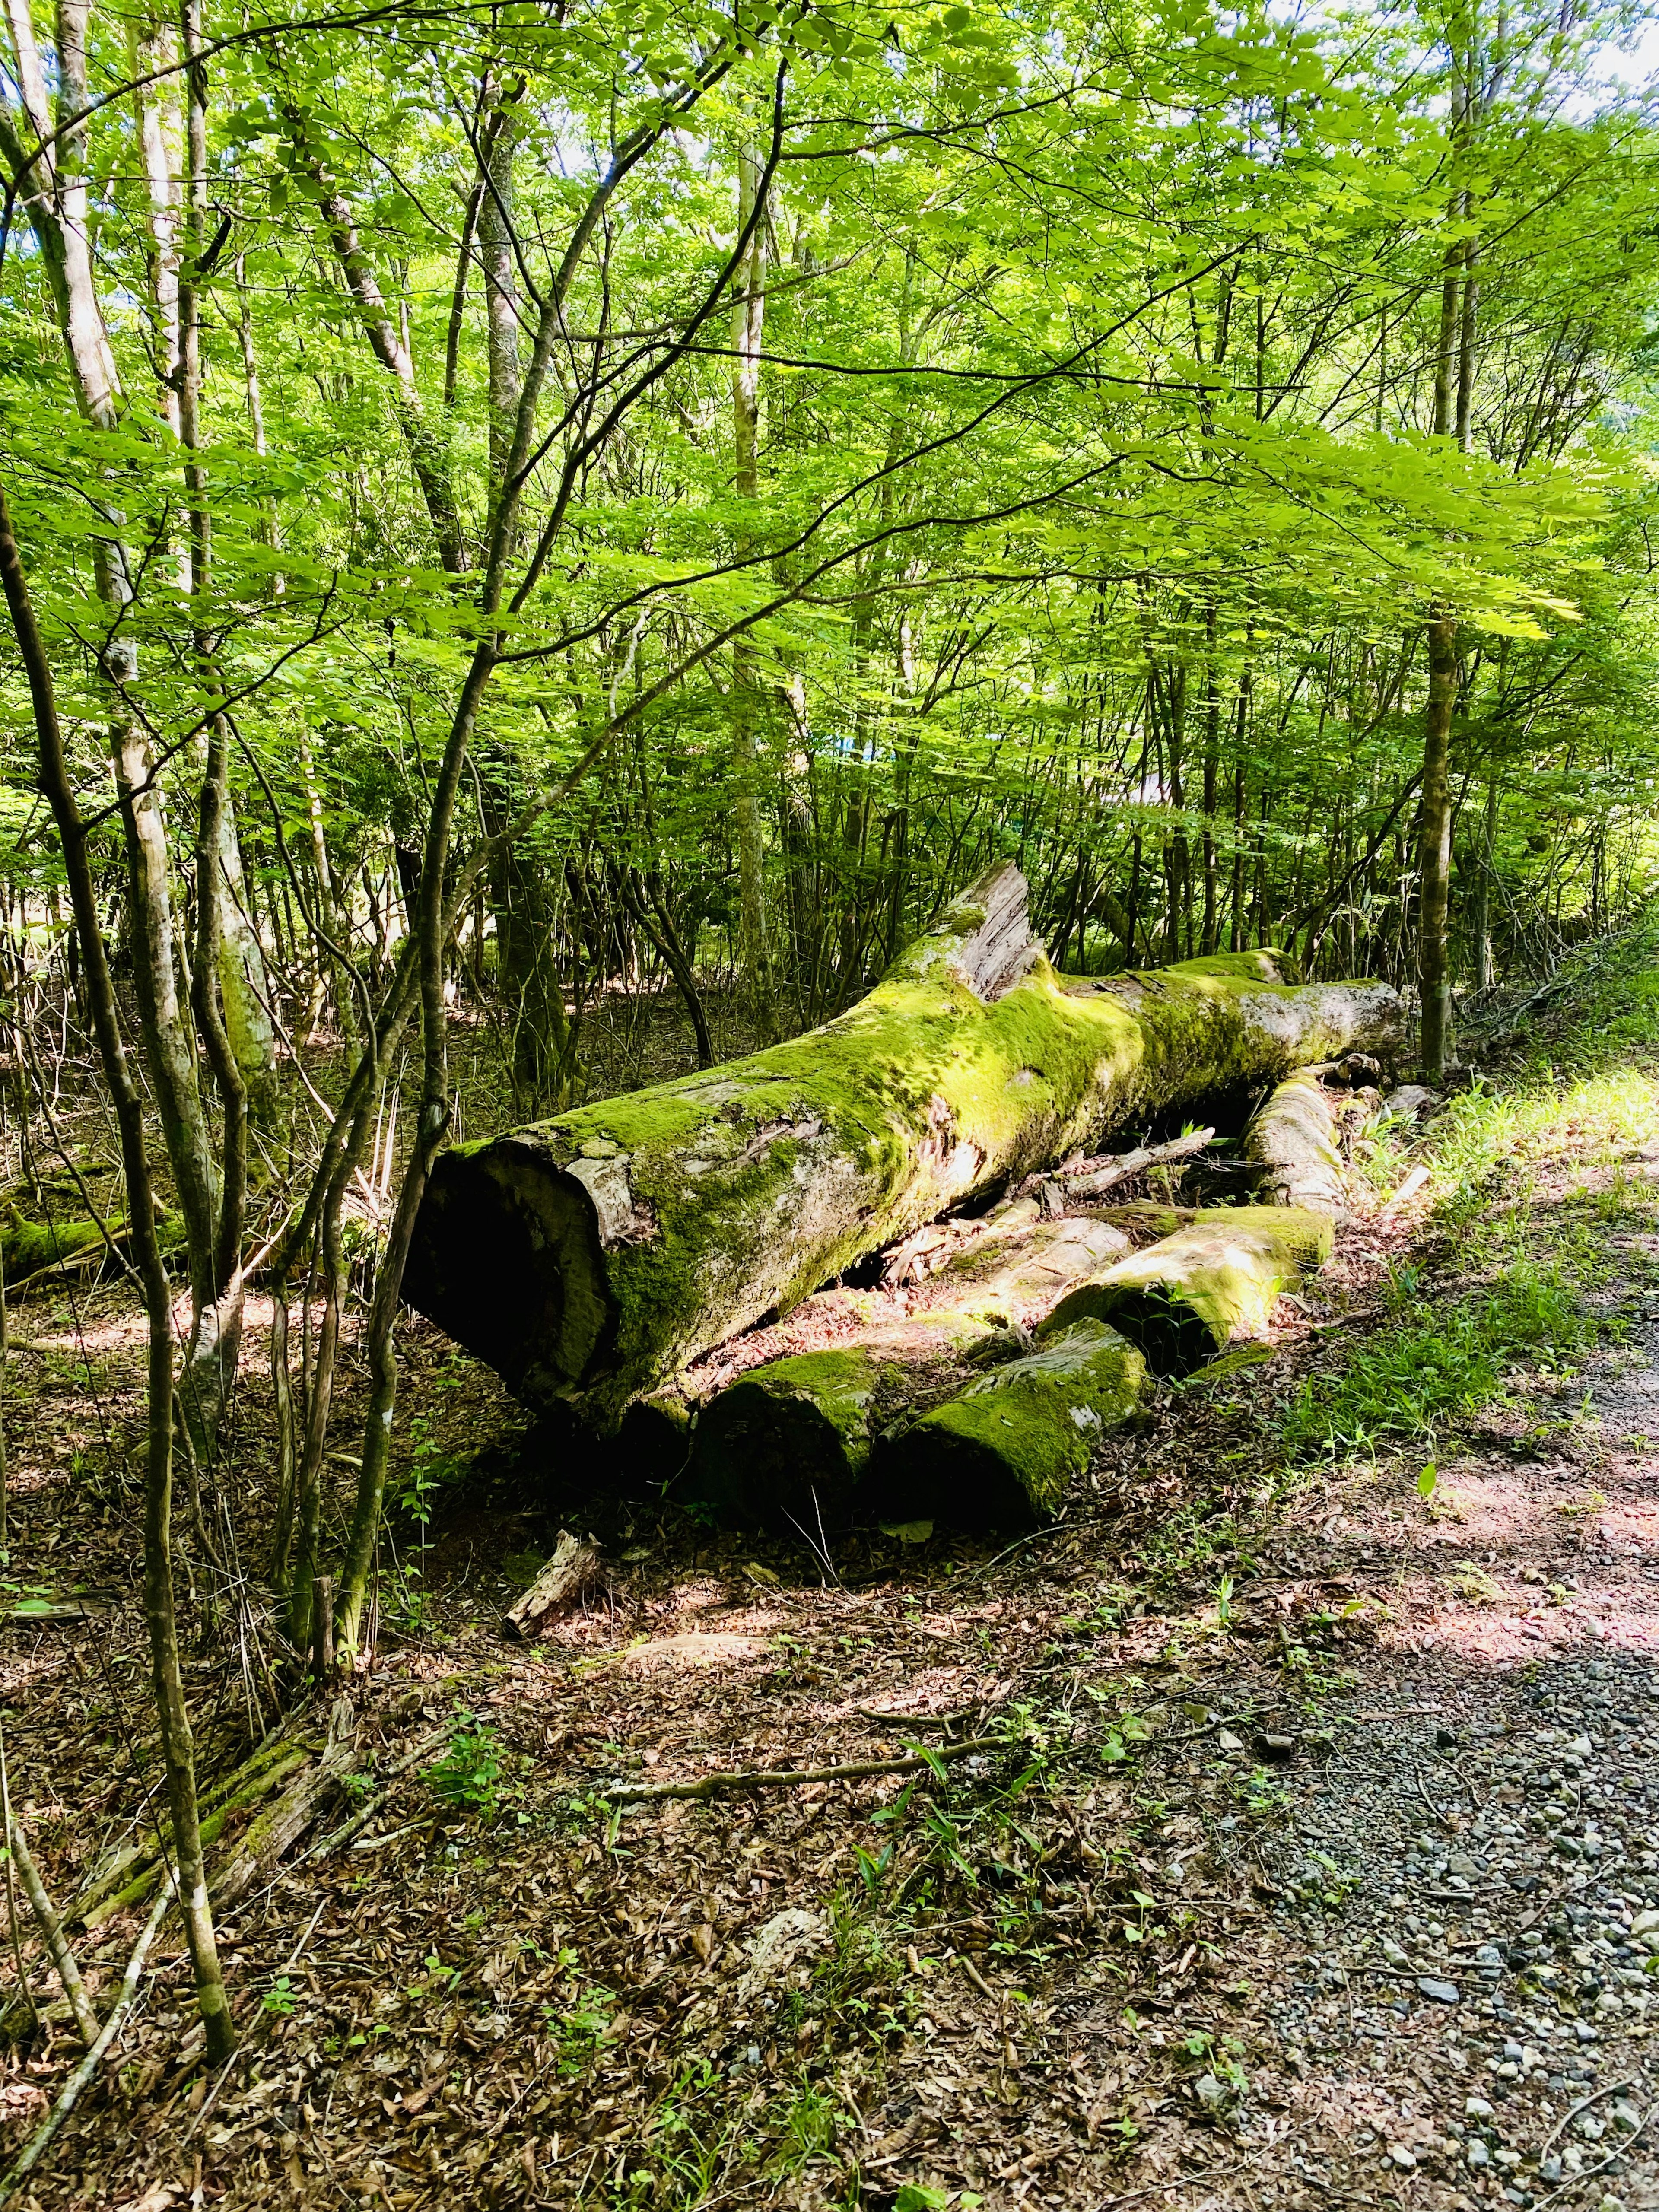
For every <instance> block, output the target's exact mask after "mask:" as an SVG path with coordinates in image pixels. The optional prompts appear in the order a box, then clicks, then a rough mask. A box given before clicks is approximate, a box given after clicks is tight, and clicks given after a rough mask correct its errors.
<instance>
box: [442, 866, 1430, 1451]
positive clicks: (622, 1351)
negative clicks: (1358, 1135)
mask: <svg viewBox="0 0 1659 2212" xmlns="http://www.w3.org/2000/svg"><path fill="white" fill-rule="evenodd" d="M1399 1009H1400V1001H1399V996H1398V994H1397V993H1396V992H1395V991H1394V990H1393V989H1392V987H1389V985H1387V984H1384V983H1376V982H1355V983H1326V984H1318V985H1312V986H1306V987H1297V986H1292V985H1290V984H1287V983H1285V981H1283V980H1282V975H1281V969H1280V965H1279V956H1278V955H1276V954H1273V953H1271V952H1265V951H1264V952H1244V953H1229V954H1222V955H1218V956H1216V957H1211V958H1206V959H1201V960H1195V961H1187V962H1184V963H1181V964H1180V965H1178V966H1176V967H1172V968H1168V969H1160V970H1157V971H1154V972H1152V973H1147V974H1139V973H1136V974H1128V975H1111V976H1102V977H1091V978H1067V977H1064V976H1061V975H1057V974H1056V973H1055V972H1054V969H1053V968H1052V967H1051V966H1050V965H1049V963H1048V960H1047V959H1046V958H1045V957H1044V956H1043V953H1042V947H1041V946H1040V945H1038V944H1037V942H1036V939H1035V938H1034V937H1033V936H1032V934H1031V931H1030V925H1029V921H1028V919H1027V915H1026V890H1025V883H1024V878H1023V877H1022V876H1021V875H1020V873H1019V871H1018V869H1017V868H1015V867H1014V866H1012V864H1010V865H1006V866H1003V867H1001V868H999V869H997V870H995V871H994V872H993V873H991V874H990V875H988V876H987V877H985V878H983V879H982V880H981V882H980V883H978V884H975V886H974V887H973V889H972V890H970V891H969V892H968V893H966V894H964V896H963V897H961V898H960V899H958V900H957V902H956V903H955V904H954V905H953V906H951V908H948V909H947V910H946V912H945V914H944V915H942V916H941V917H940V919H939V922H938V924H937V925H936V927H934V928H933V929H932V930H931V931H930V932H929V933H927V935H926V936H925V937H923V938H922V939H921V940H920V941H919V942H918V943H917V944H915V945H913V946H912V947H911V948H910V950H909V951H908V952H906V953H905V954H904V955H903V956H902V957H901V958H900V959H899V960H898V961H897V962H896V963H895V965H894V966H893V968H892V969H890V971H889V973H888V974H887V975H886V976H885V977H884V979H883V981H881V982H880V984H878V987H876V989H875V990H874V991H873V992H872V993H871V994H870V995H869V997H867V998H866V999H865V1000H862V1001H861V1002H860V1004H859V1005H857V1006H854V1007H851V1008H849V1010H848V1012H846V1013H844V1014H842V1015H839V1016H837V1017H836V1019H835V1020H834V1021H832V1022H829V1023H828V1024H825V1026H824V1027H823V1028H822V1029H819V1030H813V1031H812V1032H811V1034H810V1035H808V1036H800V1037H795V1038H793V1039H791V1040H790V1041H789V1042H787V1043H784V1044H780V1045H775V1046H773V1047H771V1048H769V1049H768V1050H767V1051H765V1052H761V1053H757V1054H754V1055H753V1056H752V1057H751V1058H750V1059H747V1060H738V1061H736V1062H734V1063H732V1064H731V1065H730V1066H724V1067H717V1068H712V1069H709V1070H707V1071H705V1072H702V1073H698V1074H696V1075H690V1076H685V1077H683V1078H681V1079H678V1080H677V1081H675V1082H672V1083H664V1084H658V1085H653V1086H652V1087H651V1088H649V1089H647V1090H642V1091H630V1092H629V1093H627V1094H625V1095H624V1096H623V1097H615V1098H608V1099H605V1100H602V1101H599V1102H598V1103H594V1104H592V1105H587V1106H583V1107H580V1108H579V1109H576V1110H575V1111H574V1112H572V1113H568V1114H562V1115H557V1116H556V1118H555V1119H553V1120H551V1121H544V1122H541V1123H538V1124H537V1125H535V1126H533V1127H529V1128H524V1129H519V1130H515V1131H513V1132H511V1133H507V1134H505V1135H502V1136H499V1137H495V1138H492V1139H489V1140H487V1141H486V1142H483V1143H481V1144H476V1145H459V1146H455V1147H453V1149H452V1150H451V1151H449V1152H446V1153H445V1154H444V1155H443V1156H442V1157H441V1159H440V1160H439V1162H438V1164H437V1166H436V1168H435V1170H434V1173H433V1176H432V1179H431V1182H430V1183H429V1185H428V1188H427V1191H426V1194H425V1196H424V1198H423V1200H422V1206H421V1210H420V1215H419V1218H418V1220H417V1222H416V1228H415V1233H414V1241H413V1243H412V1246H411V1249H410V1259H409V1267H408V1272H407V1274H406V1276H405V1278H404V1295H405V1296H406V1297H408V1299H409V1301H410V1304H412V1305H414V1306H416V1307H417V1308H418V1309H419V1310H421V1311H422V1312H423V1313H425V1314H428V1315H429V1316H431V1318H432V1319H433V1320H434V1321H435V1322H437V1323H438V1325H439V1326H440V1328H445V1329H447V1330H448V1331H449V1333H450V1334H451V1335H452V1336H453V1337H455V1338H456V1339H457V1340H459V1342H461V1343H463V1344H465V1346H467V1347H468V1348H469V1349H470V1350H471V1351H472V1352H476V1353H477V1355H478V1357H479V1358H482V1359H484V1360H486V1361H488V1363H489V1364H490V1365H491V1366H492V1367H494V1368H495V1370H496V1371H497V1373H498V1374H500V1375H501V1376H502V1377H503V1378H504V1379H505V1381H506V1382H507V1385H508V1387H509V1388H510V1389H513V1390H514V1391H515V1392H517V1393H518V1395H520V1396H521V1397H523V1398H525V1399H526V1400H528V1401H532V1402H534V1403H538V1404H544V1405H545V1404H549V1403H550V1402H553V1401H567V1402H569V1403H572V1404H574V1406H575V1407H577V1408H578V1409H579V1410H580V1413H581V1414H582V1416H583V1418H584V1419H586V1420H587V1421H588V1423H589V1424H590V1425H592V1426H593V1427H594V1428H596V1429H598V1430H599V1431H601V1432H602V1433H604V1434H606V1435H610V1434H612V1433H614V1432H615V1431H616V1428H617V1424H618V1423H619V1421H620V1419H621V1418H622V1414H623V1410H624V1408H625V1407H626V1406H627V1405H628V1403H629V1401H630V1400H632V1399H634V1398H635V1397H638V1396H640V1395H642V1394H643V1393H646V1392H648V1391H651V1390H653V1389H656V1388H658V1387H659V1385H660V1384H661V1383H664V1382H665V1381H666V1380H668V1379H669V1378H671V1376H673V1375H674V1374H675V1373H677V1372H678V1370H679V1369H681V1368H682V1367H684V1365H685V1364H687V1363H688V1362H690V1361H691V1360H693V1359H695V1358H698V1357H699V1356H700V1355H701V1354H702V1353H703V1352H707V1351H708V1350H709V1349H710V1348H711V1347H712V1346H714V1345H716V1344H720V1343H724V1342H725V1341H726V1340H727V1339H729V1338H731V1337H732V1336H735V1335H737V1334H738V1333H739V1332H740V1331H741V1330H743V1329H745V1328H751V1327H752V1326H753V1325H754V1323H755V1322H757V1321H758V1320H759V1319H760V1318H761V1316H763V1314H765V1313H767V1312H769V1311H771V1310H778V1311H780V1312H784V1313H787V1312H788V1311H790V1310H792V1309H793V1307H795V1306H796V1305H798V1304H799V1303H800V1301H801V1300H802V1299H803V1298H805V1297H808V1296H810V1295H811V1292H812V1291H814V1290H816V1289H817V1287H818V1286H819V1285H820V1284H823V1283H824V1282H826V1281H828V1280H829V1279H832V1278H833V1277H834V1276H836V1275H837V1274H839V1273H842V1270H844V1269H845V1268H846V1267H849V1266H850V1265H851V1264H852V1263H853V1262H854V1261H856V1260H859V1259H861V1258H863V1257H865V1256H866V1255H868V1254H871V1253H873V1252H877V1251H879V1250H880V1249H882V1248H883V1247H884V1246H885V1245H887V1244H890V1243H892V1242H893V1241H894V1240H895V1239H896V1238H897V1237H902V1236H905V1235H906V1234H908V1232H909V1231H913V1230H916V1229H919V1228H921V1227H922V1226H923V1225H925V1224H927V1223H928V1222H931V1221H933V1220H935V1219H937V1218H938V1217H939V1215H940V1214H942V1213H945V1212H948V1211H949V1210H950V1209H951V1208H952V1207H953V1206H959V1205H961V1204H963V1202H965V1201H966V1200H968V1199H969V1198H970V1197H972V1196H974V1195H975V1194H978V1193H980V1192H983V1191H988V1190H990V1189H992V1188H995V1187H997V1186H999V1185H1006V1183H1007V1182H1009V1180H1010V1179H1011V1178H1014V1179H1017V1178H1018V1177H1020V1176H1024V1175H1027V1174H1029V1173H1030V1172H1032V1171H1033V1170H1036V1169H1037V1168H1040V1167H1041V1166H1042V1164H1044V1163H1045V1162H1047V1161H1049V1160H1054V1159H1057V1158H1066V1156H1067V1155H1068V1154H1069V1153H1071V1152H1073V1151H1074V1150H1076V1149H1079V1147H1083V1146H1089V1145H1090V1144H1091V1143H1093V1142H1095V1141H1096V1140H1097V1139H1100V1138H1103V1137H1104V1136H1105V1135H1106V1134H1107V1133H1109V1131H1110V1130H1111V1129H1113V1128H1115V1127H1122V1126H1123V1125H1124V1123H1125V1122H1126V1121H1131V1120H1133V1119H1135V1118H1138V1117H1139V1116H1141V1115H1144V1114H1146V1112H1147V1111H1149V1110H1152V1109H1167V1108H1170V1107H1173V1106H1178V1105H1182V1104H1183V1103H1187V1102H1188V1101H1193V1102H1196V1101H1197V1100H1199V1099H1201V1098H1203V1097H1206V1095H1209V1094H1211V1093H1212V1092H1214V1091H1217V1090H1218V1089H1221V1088H1224V1087H1225V1086H1229V1085H1238V1084H1241V1083H1249V1082H1252V1081H1260V1080H1261V1079H1264V1078H1268V1077H1273V1078H1277V1077H1279V1076H1280V1075H1283V1074H1284V1073H1286V1072H1288V1070H1289V1069H1291V1068H1292V1067H1296V1066H1301V1065H1302V1063H1303V1062H1304V1061H1305V1060H1310V1059H1314V1058H1317V1057H1321V1056H1329V1055H1332V1054H1337V1053H1340V1052H1342V1051H1344V1050H1346V1048H1348V1047H1349V1046H1351V1045H1353V1044H1356V1043H1365V1042H1380V1041H1381V1040H1382V1039H1383V1037H1385V1036H1390V1035H1392V1034H1393V1032H1394V1030H1395V1027H1396V1026H1397V1024H1398V1019H1399Z"/></svg>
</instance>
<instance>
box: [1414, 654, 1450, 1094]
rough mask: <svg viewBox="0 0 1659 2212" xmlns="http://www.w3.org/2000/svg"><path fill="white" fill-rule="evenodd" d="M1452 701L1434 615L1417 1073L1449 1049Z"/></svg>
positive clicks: (1441, 1067) (1436, 1064) (1430, 1069)
mask: <svg viewBox="0 0 1659 2212" xmlns="http://www.w3.org/2000/svg"><path fill="white" fill-rule="evenodd" d="M1456 702H1457V624H1456V623H1455V621H1454V620H1453V619H1452V617H1450V616H1449V615H1444V614H1436V615H1435V616H1434V617H1432V618H1431V621H1430V623H1429V703H1428V712H1427V714H1426V716H1425V725H1424V742H1423V814H1422V829H1421V833H1420V842H1419V867H1420V884H1421V888H1420V890H1419V902H1418V928H1417V942H1418V956H1417V980H1418V989H1419V994H1420V995H1421V999H1422V1007H1423V1072H1424V1074H1425V1077H1426V1078H1427V1079H1428V1080H1429V1081H1430V1082H1431V1083H1437V1082H1438V1081H1439V1080H1440V1079H1441V1077H1442V1076H1443V1074H1444V1073H1445V1069H1446V1061H1447V1058H1448V1055H1449V1053H1450V1051H1451V1049H1452V1014H1451V964H1450V957H1449V956H1450V947H1449V944H1448V941H1447V931H1446V918H1447V913H1448V909H1449V904H1450V897H1451V826H1452V807H1451V774H1450V757H1451V726H1452V713H1453V709H1454V708H1455V705H1456Z"/></svg>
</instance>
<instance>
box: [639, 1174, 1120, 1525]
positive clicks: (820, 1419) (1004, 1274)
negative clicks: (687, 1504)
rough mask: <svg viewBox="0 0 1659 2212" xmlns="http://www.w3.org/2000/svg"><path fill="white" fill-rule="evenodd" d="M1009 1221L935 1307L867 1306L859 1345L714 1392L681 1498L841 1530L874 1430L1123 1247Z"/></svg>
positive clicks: (1008, 1336)
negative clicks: (868, 1317) (869, 1309)
mask: <svg viewBox="0 0 1659 2212" xmlns="http://www.w3.org/2000/svg"><path fill="white" fill-rule="evenodd" d="M1004 1221H1005V1225H1004V1227H1003V1229H1002V1231H1001V1232H1000V1233H998V1232H997V1231H992V1232H990V1233H989V1234H987V1236H986V1237H983V1238H982V1239H981V1240H980V1241H979V1242H978V1243H975V1245H973V1246H972V1247H971V1248H970V1249H968V1250H967V1251H965V1252H964V1253H963V1255H961V1256H960V1257H959V1258H957V1259H956V1260H954V1261H951V1263H950V1264H949V1265H947V1266H946V1267H945V1268H944V1269H943V1270H942V1271H941V1273H940V1274H939V1276H938V1277H937V1278H936V1279H935V1282H934V1283H933V1285H931V1286H930V1303H928V1304H925V1305H922V1306H921V1307H919V1308H917V1309H915V1310H908V1301H907V1300H905V1299H904V1298H902V1297H893V1298H890V1299H887V1298H883V1299H872V1300H871V1301H870V1304H871V1306H872V1319H871V1320H870V1322H869V1323H868V1325H867V1326H866V1328H865V1330H864V1331H863V1333H862V1334H860V1338H859V1339H858V1340H857V1341H856V1342H855V1343H853V1344H849V1345H845V1346H832V1347H829V1348H827V1349H824V1350H822V1351H817V1352H800V1353H794V1354H791V1355H788V1356H786V1357H785V1358H781V1359H774V1360H770V1361H768V1362H766V1363H765V1364H763V1365H760V1366H757V1367H752V1368H750V1370H748V1371H747V1373H745V1374H744V1376H741V1377H740V1378H739V1379H738V1381H737V1382H735V1383H731V1384H730V1385H729V1386H728V1387H727V1388H726V1389H724V1390H722V1391H721V1392H720V1394H719V1395H717V1396H716V1397H715V1398H714V1400H713V1401H712V1402H711V1403H710V1404H709V1405H708V1407H705V1409H704V1411H703V1412H702V1414H701V1415H700V1417H699V1419H698V1422H697V1428H696V1441H695V1443H694V1446H693V1449H692V1454H691V1464H690V1471H689V1474H688V1475H687V1478H686V1481H685V1484H684V1487H683V1488H682V1490H681V1491H680V1492H679V1493H678V1495H680V1496H681V1497H682V1498H686V1499H687V1500H690V1501H694V1502H696V1503H699V1504H708V1505H712V1506H714V1508H715V1509H716V1510H718V1511H719V1512H720V1514H721V1515H722V1516H724V1517H726V1518H728V1519H731V1520H733V1521H741V1522H756V1521H758V1522H766V1523H768V1524H769V1525H771V1526H774V1527H787V1526H788V1525H789V1524H791V1523H792V1522H793V1524H795V1525H797V1526H798V1527H804V1528H807V1529H809V1530H811V1531H813V1532H814V1533H816V1532H817V1529H818V1528H824V1529H829V1528H839V1527H841V1526H842V1525H844V1523H845V1521H846V1519H847V1516H848V1512H849V1510H850V1509H851V1504H852V1500H853V1496H854V1490H855V1487H856V1486H857V1483H858V1480H859V1478H860V1475H861V1474H863V1472H864V1469H865V1466H866V1462H867V1461H868V1459H869V1456H870V1451H871V1447H872V1443H873V1441H874V1439H875V1437H876V1435H877V1433H878V1431H879V1430H881V1429H884V1428H885V1427H888V1426H890V1425H892V1424H893V1423H894V1422H895V1421H898V1420H902V1419H903V1418H904V1417H905V1415H906V1414H907V1413H909V1412H911V1411H913V1410H914V1409H915V1408H916V1407H918V1406H925V1405H926V1404H927V1402H928V1401H929V1398H930V1396H933V1395H948V1394H949V1393H950V1392H951V1391H953V1390H955V1389H959V1388H960V1387H961V1384H962V1383H963V1379H964V1363H965V1362H970V1361H972V1360H974V1359H975V1358H976V1357H980V1356H982V1355H991V1354H994V1353H1000V1352H1006V1349H1007V1348H1009V1347H1011V1346H1012V1345H1013V1344H1014V1343H1015V1342H1016V1340H1017V1339H1016V1337H1015V1335H1014V1334H1013V1333H1014V1332H1016V1331H1022V1330H1024V1328H1027V1327H1029V1325H1030V1323H1031V1322H1033V1321H1035V1320H1037V1319H1040V1318H1041V1316H1042V1315H1043V1314H1046V1313H1047V1312H1048V1310H1049V1309H1050V1307H1052V1306H1053V1304H1054V1301H1055V1299H1056V1298H1057V1297H1060V1295H1061V1294H1062V1293H1063V1292H1064V1291H1066V1289H1068V1288H1069V1287H1070V1286H1071V1285H1073V1283H1075V1282H1077V1281H1079V1279H1082V1278H1084V1277H1085V1276H1087V1275H1089V1274H1091V1273H1093V1272H1094V1271H1095V1270H1096V1269H1097V1268H1098V1267H1101V1266H1103V1264H1104V1263H1105V1262H1106V1261H1108V1260H1109V1259H1110V1258H1112V1257H1114V1256H1115V1255H1117V1254H1120V1253H1121V1252H1123V1251H1124V1250H1126V1249H1127V1245H1128V1239H1127V1237H1126V1236H1125V1235H1124V1233H1123V1231H1121V1229H1118V1228H1115V1226H1114V1225H1112V1224H1110V1223H1109V1222H1101V1221H1092V1220H1089V1219H1087V1218H1072V1219H1060V1220H1058V1221H1044V1220H1042V1218H1041V1216H1040V1211H1039V1209H1038V1207H1037V1206H1036V1204H1035V1203H1034V1202H1033V1201H1032V1200H1022V1201H1020V1202H1019V1203H1018V1204H1017V1205H1015V1206H1010V1207H1008V1208H1006V1209H1005V1210H1004ZM842 1303H843V1301H842V1299H841V1298H839V1297H837V1296H836V1294H833V1293H832V1294H830V1295H829V1297H824V1298H823V1299H822V1300H819V1299H813V1300H809V1301H808V1303H807V1306H806V1308H805V1309H804V1310H803V1311H804V1312H805V1313H809V1314H810V1312H811V1310H812V1309H813V1308H814V1307H820V1306H821V1307H822V1308H823V1310H824V1316H825V1319H826V1320H830V1321H834V1320H839V1319H842V1315H841V1314H840V1312H839V1310H838V1309H839V1308H840V1306H841V1305H842ZM884 1309H885V1311H884ZM634 1410H635V1409H631V1408H630V1411H629V1416H628V1419H627V1420H626V1421H624V1423H623V1434H624V1436H625V1435H626V1433H627V1429H628V1424H629V1422H630V1421H631V1420H632V1419H633V1418H634Z"/></svg>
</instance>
